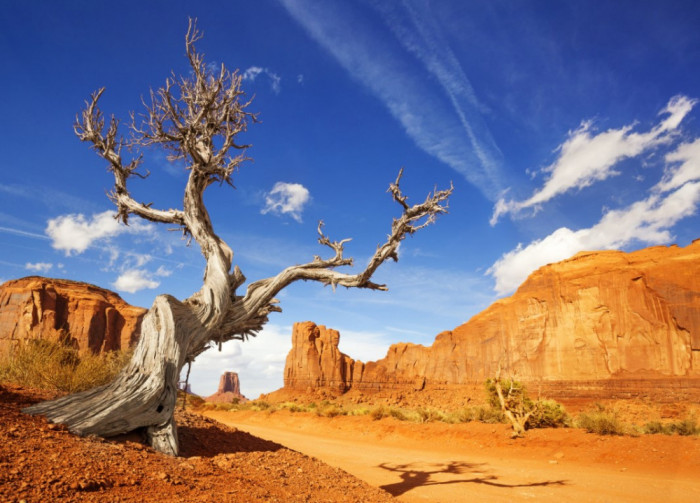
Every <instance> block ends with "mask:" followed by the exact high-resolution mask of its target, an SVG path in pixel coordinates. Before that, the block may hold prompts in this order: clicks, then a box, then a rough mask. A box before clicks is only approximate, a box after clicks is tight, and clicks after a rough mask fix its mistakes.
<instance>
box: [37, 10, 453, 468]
mask: <svg viewBox="0 0 700 503" xmlns="http://www.w3.org/2000/svg"><path fill="white" fill-rule="evenodd" d="M199 38H201V35H200V33H199V32H198V31H197V29H196V27H195V23H194V22H192V21H190V27H189V29H188V31H187V35H186V37H185V45H186V49H187V56H188V58H189V61H190V65H191V67H192V75H190V76H188V77H184V78H182V79H179V80H178V79H175V77H174V76H173V78H172V79H167V80H166V83H165V86H164V87H161V88H160V89H158V90H157V91H156V92H152V93H151V99H152V104H151V106H150V107H148V106H147V110H146V113H145V114H144V123H143V124H142V125H140V126H137V125H136V124H135V123H132V125H131V129H132V133H133V135H132V136H133V137H132V139H131V140H128V141H127V140H124V139H123V138H120V137H119V136H118V132H117V129H118V124H119V122H118V121H117V120H116V119H115V118H114V117H112V119H111V121H110V122H109V126H107V127H106V128H105V120H104V116H103V115H102V112H101V111H100V109H99V107H98V101H99V99H100V96H101V95H102V93H103V91H104V89H101V90H99V91H97V92H95V93H94V94H93V95H92V99H91V100H90V101H88V102H86V108H85V109H84V110H83V113H82V116H81V117H79V118H78V121H77V122H76V124H75V132H76V134H77V135H78V137H79V138H80V139H81V140H82V141H86V142H89V143H90V144H91V145H92V147H93V148H94V149H95V150H96V151H97V153H98V155H99V156H100V157H102V158H103V159H104V160H106V161H107V162H108V163H109V169H110V171H111V172H112V174H113V175H114V190H113V192H112V193H111V194H110V198H111V199H112V200H113V201H114V203H115V204H116V206H117V215H116V218H117V219H118V220H121V221H122V222H123V223H124V224H127V223H128V218H129V217H130V216H131V215H135V216H138V217H140V218H143V219H146V220H149V221H151V222H158V223H165V224H170V225H175V226H177V227H179V228H180V229H182V231H183V234H184V235H185V236H187V237H190V238H192V239H194V240H195V241H196V243H197V244H198V245H199V247H200V249H201V251H202V254H203V255H204V258H205V259H206V269H205V271H204V282H203V285H202V288H201V289H200V290H199V291H198V292H196V293H195V294H194V295H192V296H191V297H189V298H188V299H186V300H185V301H182V302H181V301H179V300H177V299H175V298H174V297H171V296H169V295H160V296H158V297H156V300H155V301H154V303H153V306H152V307H151V309H150V310H149V311H148V312H147V313H146V316H145V317H144V319H143V323H142V327H141V338H140V340H139V342H138V345H137V347H136V350H135V352H134V355H133V357H132V359H131V361H130V362H129V364H128V365H127V366H126V367H125V368H124V369H123V370H122V371H121V373H120V374H119V375H118V376H117V378H116V379H115V380H114V381H113V382H112V383H110V384H108V385H106V386H102V387H100V388H95V389H92V390H89V391H85V392H82V393H77V394H74V395H70V396H66V397H63V398H59V399H56V400H51V401H48V402H43V403H39V404H36V405H33V406H31V407H29V408H27V409H25V411H26V412H28V413H30V414H43V415H45V416H46V417H47V418H48V419H49V420H51V421H53V422H56V423H63V424H65V425H67V426H68V428H69V429H70V430H71V431H73V432H75V433H78V434H81V435H90V434H95V435H102V436H112V435H117V434H120V433H126V432H129V431H134V430H139V429H141V430H142V431H144V433H145V435H146V437H147V439H148V442H149V443H150V444H151V446H153V447H154V448H155V449H157V450H158V451H161V452H164V453H168V454H172V455H177V453H178V442H177V428H176V426H175V422H174V421H173V412H174V410H175V402H176V399H177V384H178V379H179V376H180V371H181V370H182V367H183V366H184V365H185V363H188V362H190V363H191V362H192V361H193V360H194V359H195V358H196V357H197V355H199V354H200V353H202V352H203V351H206V350H207V349H209V347H210V346H211V345H212V344H218V345H220V344H222V343H223V342H226V341H229V340H233V339H238V340H245V339H247V338H248V337H249V336H254V335H256V334H257V333H258V332H259V331H260V330H262V327H263V326H264V325H265V323H267V321H268V318H267V316H268V314H269V313H271V312H275V311H281V309H280V308H279V307H277V306H276V303H277V301H276V299H275V295H277V294H278V293H279V292H280V291H281V290H282V289H283V288H285V287H286V286H288V285H289V284H291V283H293V282H295V281H298V280H311V281H318V282H321V283H323V284H324V285H331V286H333V287H334V288H335V286H337V285H341V286H345V287H348V288H351V287H353V288H369V289H374V290H386V289H387V288H386V286H384V285H379V284H376V283H373V282H372V281H370V280H371V277H372V274H373V273H374V271H376V269H377V268H378V267H379V266H380V265H381V264H382V263H384V262H385V261H386V260H389V259H393V260H398V254H397V250H398V247H399V244H400V243H401V241H402V240H403V239H404V238H405V236H406V235H407V234H408V235H412V234H413V233H415V232H416V231H417V230H419V229H422V228H423V227H425V226H427V225H429V224H431V223H433V222H434V221H435V218H436V217H437V215H440V214H442V213H446V212H447V204H446V201H447V199H448V198H449V196H450V194H451V193H452V187H450V188H449V189H447V190H441V191H438V190H436V191H435V192H434V193H433V194H429V195H428V197H427V198H426V199H425V201H424V202H422V203H419V204H415V205H413V206H409V205H408V204H407V202H406V200H407V198H406V196H404V195H403V194H402V192H401V190H400V189H399V181H400V179H401V174H402V172H403V170H402V171H400V172H399V175H398V177H397V178H396V182H394V183H393V184H391V185H390V186H389V192H391V194H392V197H393V198H394V200H395V201H396V202H397V203H399V204H400V205H401V207H402V208H403V212H402V215H401V216H400V217H399V218H396V219H394V221H393V223H392V225H391V232H390V233H389V236H388V238H387V241H386V242H385V243H384V244H382V245H380V246H379V247H377V250H376V251H375V253H374V255H373V256H372V257H371V259H370V261H369V263H368V265H367V266H366V267H365V269H364V270H363V271H361V272H359V273H358V274H345V273H341V272H338V271H336V270H335V269H336V268H337V267H342V266H349V265H352V263H353V261H352V259H351V258H344V257H343V244H344V243H345V242H346V241H347V240H343V241H340V242H337V241H331V240H330V239H328V238H327V237H326V236H325V235H324V234H323V232H322V223H319V227H318V232H319V243H320V244H322V245H324V246H328V247H329V248H331V249H332V250H333V252H334V256H333V257H331V258H329V259H322V258H321V257H318V256H317V257H314V259H313V260H312V261H311V262H308V263H306V264H301V265H294V266H290V267H287V268H286V269H284V270H282V271H281V272H280V273H279V274H277V275H276V276H273V277H270V278H266V279H261V280H258V281H256V282H253V283H251V284H250V285H249V286H248V288H247V290H246V293H245V295H243V296H238V295H236V289H237V288H238V287H240V286H241V285H242V284H243V283H244V282H245V277H244V276H243V274H242V273H241V272H240V270H239V269H238V267H234V268H233V271H232V272H231V266H232V262H233V251H232V250H231V248H229V246H228V245H227V244H226V243H225V242H224V241H223V240H222V239H221V238H219V236H217V235H216V234H215V233H214V229H213V227H212V224H211V219H210V218H209V213H208V212H207V209H206V207H205V205H204V200H203V194H204V191H205V190H206V189H207V187H209V185H211V184H212V183H215V182H219V183H223V182H226V183H229V184H232V181H231V176H232V174H233V172H234V171H235V170H236V169H237V168H238V165H239V164H240V163H241V162H243V161H245V160H246V159H247V158H246V157H245V156H244V155H236V156H234V155H232V153H231V152H234V151H235V150H237V149H243V148H245V147H246V146H245V145H237V144H236V143H235V137H236V135H237V134H238V133H240V132H243V131H245V130H246V127H247V121H248V120H249V119H250V120H255V116H254V115H253V114H251V113H249V112H246V111H245V108H246V107H247V106H248V104H249V102H248V103H245V102H242V101H240V97H241V96H242V95H243V92H242V91H241V89H240V84H241V76H240V75H238V74H237V72H233V73H231V72H229V71H228V70H226V68H225V67H224V66H223V65H222V66H221V70H220V72H219V73H218V74H217V73H213V72H212V70H211V67H209V66H207V65H206V64H205V63H204V61H203V59H202V55H201V54H199V53H197V52H196V50H195V47H194V43H195V42H196V41H197V40H199ZM174 89H176V91H177V92H173V90H174ZM132 118H133V116H132ZM124 146H127V147H129V148H130V149H139V148H141V147H150V146H158V147H161V148H163V149H165V150H166V151H168V152H170V154H171V155H170V156H169V158H170V159H171V160H177V159H184V160H186V161H187V164H188V167H187V169H188V170H189V178H188V180H187V185H186V186H185V190H184V200H183V207H182V209H169V210H160V209H156V208H153V207H152V204H151V203H148V204H144V203H140V202H138V201H136V200H134V199H133V198H132V197H131V195H130V193H129V191H128V189H127V180H128V179H129V178H131V177H133V176H138V177H140V178H145V176H142V175H140V174H138V172H137V171H136V170H137V168H138V167H139V165H140V163H141V161H142V156H141V155H138V156H137V157H135V158H134V159H132V160H131V161H130V162H128V163H126V162H124V161H123V159H122V155H121V151H122V147H124ZM231 149H233V150H231Z"/></svg>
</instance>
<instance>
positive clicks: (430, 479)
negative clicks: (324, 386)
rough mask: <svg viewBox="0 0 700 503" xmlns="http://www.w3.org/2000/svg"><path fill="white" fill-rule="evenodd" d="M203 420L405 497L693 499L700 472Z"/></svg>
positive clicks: (699, 493)
mask: <svg viewBox="0 0 700 503" xmlns="http://www.w3.org/2000/svg"><path fill="white" fill-rule="evenodd" d="M207 415H209V416H210V417H212V418H214V419H216V420H218V421H220V422H223V423H226V424H228V425H231V426H235V427H237V428H239V429H241V430H244V431H247V432H249V433H251V434H253V435H256V436H258V437H261V438H265V439H268V440H272V441H274V442H277V443H280V444H282V445H285V446H286V447H289V448H291V449H294V450H296V451H299V452H302V453H304V454H307V455H309V456H313V457H316V458H318V459H320V460H322V461H324V462H325V463H327V464H329V465H332V466H336V467H339V468H342V469H344V470H345V471H347V472H349V473H351V474H353V475H355V476H356V477H358V478H360V479H362V480H364V481H366V482H368V483H369V484H372V485H374V486H377V487H381V488H383V489H385V490H386V491H388V492H390V493H391V494H393V495H394V496H396V497H397V498H398V499H399V500H401V501H407V502H419V501H420V502H425V501H431V502H455V501H483V502H502V501H531V500H536V501H538V502H541V501H556V502H558V503H560V502H562V501H573V502H577V501H580V502H695V501H700V474H698V475H697V476H696V477H693V476H689V475H688V474H684V475H679V474H675V475H674V474H669V473H665V474H650V473H648V472H644V473H642V472H635V471H620V469H619V468H618V469H611V468H610V467H605V466H602V467H601V466H587V465H584V464H580V463H571V462H559V461H557V460H555V459H538V460H529V459H522V458H510V457H508V454H507V452H505V453H504V451H502V450H500V451H498V453H497V454H495V455H494V454H490V453H488V452H487V453H484V452H467V451H464V450H462V449H455V446H454V445H449V444H444V443H442V442H441V441H440V439H432V440H430V441H427V442H426V441H425V440H410V439H409V440H407V441H403V442H401V444H400V445H397V443H396V442H384V441H382V439H380V438H377V436H376V435H372V434H371V432H369V433H367V432H363V433H360V432H358V433H357V435H355V438H353V435H352V433H350V434H344V435H335V434H334V433H333V432H332V431H328V430H327V429H324V428H323V427H322V426H319V427H318V428H316V429H314V428H311V430H312V431H309V429H305V430H304V431H299V430H294V429H290V428H288V427H286V426H285V425H284V424H280V423H279V422H276V421H265V422H264V423H263V422H262V421H261V420H260V418H259V417H251V416H249V417H245V416H240V415H237V414H228V413H221V412H211V413H208V414H207Z"/></svg>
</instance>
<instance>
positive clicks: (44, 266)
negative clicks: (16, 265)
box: [24, 262, 53, 274]
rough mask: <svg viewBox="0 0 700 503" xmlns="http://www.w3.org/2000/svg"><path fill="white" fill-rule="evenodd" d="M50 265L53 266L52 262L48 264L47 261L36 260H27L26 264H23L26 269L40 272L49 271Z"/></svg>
mask: <svg viewBox="0 0 700 503" xmlns="http://www.w3.org/2000/svg"><path fill="white" fill-rule="evenodd" d="M52 267H53V264H49V263H47V262H37V263H35V264H32V263H30V262H27V263H26V264H24V268H25V269H27V270H28V271H34V272H41V273H44V274H46V273H47V272H49V271H50V270H51V268H52Z"/></svg>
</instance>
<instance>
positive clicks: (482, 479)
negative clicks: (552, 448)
mask: <svg viewBox="0 0 700 503" xmlns="http://www.w3.org/2000/svg"><path fill="white" fill-rule="evenodd" d="M416 465H418V463H406V464H397V465H390V464H388V463H381V464H379V465H377V466H378V467H379V468H382V469H384V470H388V471H391V472H396V473H398V474H399V477H400V478H401V481H400V482H395V483H393V484H386V485H383V486H380V487H381V489H384V490H385V491H386V492H388V493H389V494H391V495H392V496H400V495H402V494H404V493H406V492H408V491H410V490H411V489H414V488H416V487H423V486H432V485H445V484H470V483H471V484H484V485H489V486H494V487H503V488H515V487H539V486H552V485H560V486H562V485H566V484H567V481H566V480H548V481H543V482H530V483H527V484H507V483H504V482H498V477H497V476H495V475H488V474H486V472H485V471H484V470H483V469H482V467H484V466H485V463H465V462H463V461H451V462H449V463H435V464H433V465H432V466H434V467H435V469H434V470H426V469H418V468H417V467H416ZM420 466H425V465H424V464H422V463H421V464H420ZM437 474H452V475H471V476H466V477H460V478H455V479H452V480H446V481H437V480H432V477H433V476H434V475H437Z"/></svg>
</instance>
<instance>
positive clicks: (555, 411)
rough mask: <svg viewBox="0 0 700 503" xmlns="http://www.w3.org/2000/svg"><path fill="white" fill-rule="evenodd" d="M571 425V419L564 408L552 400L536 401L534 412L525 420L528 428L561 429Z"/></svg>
mask: <svg viewBox="0 0 700 503" xmlns="http://www.w3.org/2000/svg"><path fill="white" fill-rule="evenodd" d="M570 425H571V418H570V417H569V414H567V412H566V410H565V409H564V406H563V405H562V404H560V403H559V402H555V401H554V400H538V401H537V402H535V403H534V412H533V413H532V415H531V416H530V417H529V419H528V420H527V427H528V428H562V427H566V426H570Z"/></svg>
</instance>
